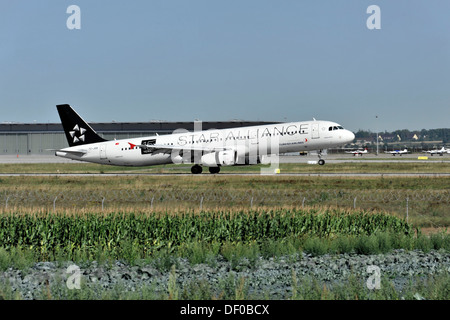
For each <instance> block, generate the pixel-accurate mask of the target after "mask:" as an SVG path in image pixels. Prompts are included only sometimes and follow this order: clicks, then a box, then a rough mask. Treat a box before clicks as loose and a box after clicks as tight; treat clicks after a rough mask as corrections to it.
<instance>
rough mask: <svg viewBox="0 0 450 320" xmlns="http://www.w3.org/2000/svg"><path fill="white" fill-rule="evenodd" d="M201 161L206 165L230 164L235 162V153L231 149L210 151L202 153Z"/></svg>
mask: <svg viewBox="0 0 450 320" xmlns="http://www.w3.org/2000/svg"><path fill="white" fill-rule="evenodd" d="M201 163H202V165H204V166H207V167H218V166H232V165H234V164H235V163H236V155H235V152H234V151H232V150H225V151H217V152H212V153H208V154H205V155H203V156H202V158H201Z"/></svg>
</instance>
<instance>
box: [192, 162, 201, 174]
mask: <svg viewBox="0 0 450 320" xmlns="http://www.w3.org/2000/svg"><path fill="white" fill-rule="evenodd" d="M202 171H203V168H202V167H201V166H199V165H198V164H196V165H195V166H192V168H191V172H192V173H193V174H200V173H202Z"/></svg>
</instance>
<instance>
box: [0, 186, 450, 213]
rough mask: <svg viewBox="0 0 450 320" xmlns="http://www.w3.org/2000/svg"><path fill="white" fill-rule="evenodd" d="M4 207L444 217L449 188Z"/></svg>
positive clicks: (193, 194)
mask: <svg viewBox="0 0 450 320" xmlns="http://www.w3.org/2000/svg"><path fill="white" fill-rule="evenodd" d="M0 204H2V205H3V208H5V209H12V208H17V207H39V208H47V209H50V210H51V209H53V210H57V209H67V208H87V209H96V210H99V209H101V210H105V209H114V208H116V209H120V208H124V207H126V208H130V207H132V208H136V209H148V210H156V209H173V208H181V209H199V210H207V209H211V208H223V209H227V208H233V207H237V208H254V209H256V208H258V207H297V208H298V207H300V208H302V207H307V206H319V205H320V206H335V207H341V208H342V207H344V208H355V209H364V210H384V211H391V212H398V213H400V214H401V215H404V216H405V217H406V218H408V217H409V215H410V214H411V213H413V212H414V213H416V214H426V215H428V214H431V215H448V214H449V213H450V210H449V207H450V206H449V204H450V191H448V190H386V189H383V190H336V189H333V190H293V191H289V190H276V189H274V190H269V191H268V190H249V191H247V192H242V191H233V190H220V189H218V190H170V191H167V190H163V189H161V190H155V191H148V190H138V189H129V190H107V191H95V190H94V191H93V190H89V191H73V190H72V191H70V192H69V191H66V192H48V191H40V190H17V191H10V190H9V191H3V192H2V191H0Z"/></svg>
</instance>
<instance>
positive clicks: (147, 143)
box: [52, 104, 355, 174]
mask: <svg viewBox="0 0 450 320" xmlns="http://www.w3.org/2000/svg"><path fill="white" fill-rule="evenodd" d="M56 108H57V110H58V113H59V116H60V118H61V123H62V126H63V129H64V132H65V135H66V138H67V142H68V144H69V147H67V148H63V149H58V150H55V149H52V151H55V155H56V156H58V157H64V158H68V159H72V160H79V161H86V162H93V163H99V164H107V165H116V166H152V165H160V164H171V163H175V164H180V163H190V164H192V165H193V166H192V167H191V172H192V173H193V174H200V173H202V171H203V167H208V168H209V172H210V173H212V174H214V173H219V172H220V168H221V167H222V166H235V165H251V164H257V163H261V159H262V157H264V156H265V155H272V154H276V155H277V154H279V153H286V152H298V151H309V150H319V152H318V156H319V161H318V163H319V164H320V165H324V164H325V160H323V159H322V150H323V149H326V148H332V147H338V146H342V145H345V144H346V143H349V142H351V141H353V140H354V139H355V135H354V134H353V132H351V131H349V130H346V129H344V128H343V127H342V126H340V125H339V124H337V123H335V122H330V121H318V120H315V119H314V121H303V122H290V123H277V124H271V125H260V126H248V127H240V128H231V129H220V130H219V129H209V130H203V131H194V132H189V131H187V130H184V129H180V130H178V129H177V130H175V131H174V132H173V133H172V134H168V135H156V136H148V137H141V138H130V139H121V140H105V139H103V138H102V137H100V136H99V135H98V134H97V133H96V132H95V130H94V129H93V128H92V127H91V126H90V125H89V124H88V123H87V122H85V121H84V120H83V119H82V118H81V117H80V116H79V115H78V113H77V112H76V111H75V110H74V109H73V108H72V107H71V106H70V105H68V104H62V105H57V106H56Z"/></svg>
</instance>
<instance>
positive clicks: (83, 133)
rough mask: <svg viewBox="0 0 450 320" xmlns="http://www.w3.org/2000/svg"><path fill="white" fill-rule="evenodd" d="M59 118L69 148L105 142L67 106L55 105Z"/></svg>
mask: <svg viewBox="0 0 450 320" xmlns="http://www.w3.org/2000/svg"><path fill="white" fill-rule="evenodd" d="M56 108H57V109H58V113H59V117H60V118H61V123H62V126H63V128H64V133H65V134H66V138H67V142H68V143H69V146H71V147H74V146H80V145H83V144H88V143H96V142H102V141H106V140H105V139H103V138H102V137H100V136H99V135H98V134H97V132H95V130H94V129H92V128H91V126H90V125H89V124H88V123H87V122H86V121H84V120H83V119H82V118H81V117H80V116H79V115H78V113H76V111H75V110H73V109H72V107H71V106H70V105H68V104H61V105H57V106H56Z"/></svg>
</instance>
